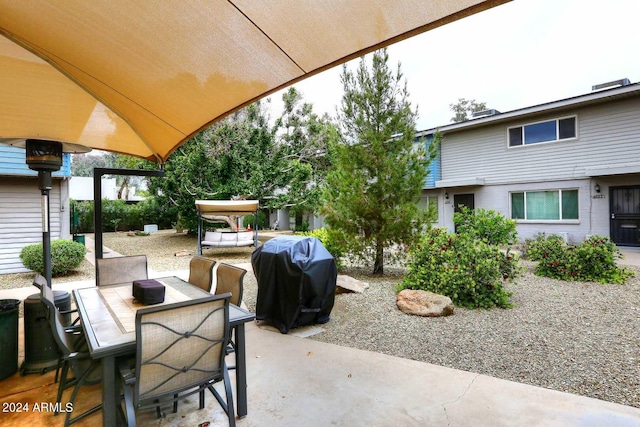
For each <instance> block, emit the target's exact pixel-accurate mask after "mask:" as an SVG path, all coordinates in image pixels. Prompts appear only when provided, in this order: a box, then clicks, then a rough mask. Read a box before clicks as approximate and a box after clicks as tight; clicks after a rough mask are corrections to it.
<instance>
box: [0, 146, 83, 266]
mask: <svg viewBox="0 0 640 427" xmlns="http://www.w3.org/2000/svg"><path fill="white" fill-rule="evenodd" d="M70 176H71V156H70V154H63V156H62V168H61V169H60V170H59V171H57V172H54V173H53V174H52V178H53V179H52V184H53V185H52V189H51V190H50V192H49V204H50V208H49V211H50V223H51V230H50V233H51V241H54V240H57V239H59V238H63V239H69V238H70V230H69V228H70V225H69V221H70V220H69V177H70ZM40 242H42V194H41V191H40V189H39V188H38V173H37V172H36V171H33V170H31V169H29V168H28V166H27V163H26V157H25V150H24V148H15V147H9V146H5V145H1V144H0V274H5V273H21V272H27V271H29V270H27V269H26V268H25V267H24V265H22V262H21V261H20V251H21V250H22V248H23V247H24V246H26V245H30V244H33V243H40Z"/></svg>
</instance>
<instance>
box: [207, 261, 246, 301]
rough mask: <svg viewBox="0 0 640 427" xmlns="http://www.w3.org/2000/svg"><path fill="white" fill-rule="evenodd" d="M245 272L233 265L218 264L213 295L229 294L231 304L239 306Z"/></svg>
mask: <svg viewBox="0 0 640 427" xmlns="http://www.w3.org/2000/svg"><path fill="white" fill-rule="evenodd" d="M245 274H247V270H245V269H243V268H240V267H236V266H233V265H229V264H226V263H224V262H222V263H220V265H219V266H218V270H217V271H216V291H215V292H214V294H215V295H219V294H224V293H227V292H229V293H231V304H235V305H237V306H240V304H241V303H242V288H243V281H244V275H245Z"/></svg>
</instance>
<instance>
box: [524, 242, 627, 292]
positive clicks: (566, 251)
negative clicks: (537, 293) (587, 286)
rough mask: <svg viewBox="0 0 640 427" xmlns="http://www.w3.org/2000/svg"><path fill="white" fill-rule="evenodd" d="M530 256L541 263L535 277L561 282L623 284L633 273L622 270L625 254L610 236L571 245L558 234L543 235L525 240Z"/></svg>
mask: <svg viewBox="0 0 640 427" xmlns="http://www.w3.org/2000/svg"><path fill="white" fill-rule="evenodd" d="M525 247H526V248H527V256H528V258H529V259H531V260H532V261H538V265H537V266H536V270H535V274H536V275H538V276H545V277H551V278H554V279H560V280H576V281H583V282H600V283H617V284H622V283H624V282H626V281H627V279H629V278H630V277H633V275H634V273H633V271H631V270H629V269H628V268H621V267H618V265H617V264H616V260H618V259H620V258H622V254H621V253H620V251H619V250H618V248H617V247H616V245H615V243H613V242H612V241H611V240H610V239H609V238H608V237H602V236H591V237H589V238H588V239H587V240H585V241H584V242H582V243H580V244H579V245H568V244H566V243H565V242H564V240H563V239H562V237H560V236H557V235H553V234H552V235H545V234H539V235H537V236H536V237H535V239H528V240H526V241H525Z"/></svg>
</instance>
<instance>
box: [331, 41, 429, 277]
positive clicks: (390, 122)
mask: <svg viewBox="0 0 640 427" xmlns="http://www.w3.org/2000/svg"><path fill="white" fill-rule="evenodd" d="M388 59H389V57H388V54H387V51H386V49H383V50H379V51H377V52H375V53H374V54H373V57H372V65H371V68H370V69H369V68H368V67H367V63H366V61H365V58H363V59H362V60H361V61H360V64H359V67H358V69H357V71H356V72H351V71H349V70H348V69H347V68H346V66H344V67H343V72H342V74H341V81H342V84H343V88H344V94H343V96H342V103H341V108H340V111H339V121H340V126H341V129H340V130H341V134H340V142H341V143H340V144H335V145H334V146H333V150H334V151H335V156H336V157H335V164H334V167H333V169H332V170H331V171H330V172H329V173H328V175H327V180H326V186H325V192H324V197H325V205H324V208H323V213H324V214H325V215H326V221H327V224H329V225H330V226H331V227H332V228H335V229H338V230H340V231H341V232H342V235H343V236H345V242H344V243H346V244H347V245H348V249H349V251H350V252H351V253H352V254H357V255H359V256H361V257H362V258H363V259H364V258H367V259H369V260H371V258H373V263H374V265H373V273H374V274H383V273H384V251H385V248H388V247H390V246H392V245H396V244H398V245H403V244H411V243H412V242H414V241H415V240H416V239H417V238H418V237H419V234H420V232H421V231H422V228H423V226H424V225H426V224H428V222H427V219H428V212H427V211H424V210H421V209H420V208H419V207H418V200H419V197H420V194H421V192H422V187H423V184H424V181H425V178H426V176H427V168H428V166H429V163H430V161H431V156H430V155H429V154H428V153H427V151H426V150H425V148H424V147H423V146H421V145H419V144H414V135H415V119H416V114H417V113H416V112H414V111H413V110H412V108H411V103H410V102H409V93H408V91H407V85H406V81H405V82H404V84H403V80H404V79H403V76H402V72H401V69H400V65H399V64H398V68H397V71H396V72H395V73H393V72H392V71H391V70H390V69H389V67H388V66H387V61H388Z"/></svg>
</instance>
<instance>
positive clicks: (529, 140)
mask: <svg viewBox="0 0 640 427" xmlns="http://www.w3.org/2000/svg"><path fill="white" fill-rule="evenodd" d="M508 134H509V135H508V136H509V147H518V146H522V145H530V144H537V143H540V142H553V141H562V140H564V139H572V138H575V137H576V134H577V132H576V117H575V116H572V117H563V118H561V119H556V120H548V121H546V122H538V123H530V124H527V125H523V126H516V127H512V128H509V130H508Z"/></svg>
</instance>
